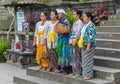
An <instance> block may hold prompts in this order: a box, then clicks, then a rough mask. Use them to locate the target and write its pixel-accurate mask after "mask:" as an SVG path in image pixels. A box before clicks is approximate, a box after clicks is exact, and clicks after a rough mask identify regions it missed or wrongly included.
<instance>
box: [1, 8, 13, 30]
mask: <svg viewBox="0 0 120 84" xmlns="http://www.w3.org/2000/svg"><path fill="white" fill-rule="evenodd" d="M12 18H13V17H12V15H11V14H9V12H8V10H7V8H5V7H3V6H0V30H1V31H7V30H8V28H9V26H10V23H11V21H12ZM6 23H7V24H6Z"/></svg>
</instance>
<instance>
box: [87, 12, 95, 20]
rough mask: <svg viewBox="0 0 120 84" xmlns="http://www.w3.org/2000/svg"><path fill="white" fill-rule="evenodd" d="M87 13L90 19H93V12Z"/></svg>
mask: <svg viewBox="0 0 120 84" xmlns="http://www.w3.org/2000/svg"><path fill="white" fill-rule="evenodd" d="M85 15H86V16H87V17H88V18H90V19H92V18H93V16H92V13H91V12H85Z"/></svg>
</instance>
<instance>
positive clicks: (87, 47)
mask: <svg viewBox="0 0 120 84" xmlns="http://www.w3.org/2000/svg"><path fill="white" fill-rule="evenodd" d="M83 22H84V23H85V24H84V26H83V28H82V30H81V37H80V40H79V42H78V45H79V47H82V76H83V79H84V80H89V79H91V78H93V65H94V59H93V57H94V50H95V47H96V26H95V24H94V23H93V22H92V14H91V13H90V12H85V13H84V14H83Z"/></svg>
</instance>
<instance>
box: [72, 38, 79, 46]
mask: <svg viewBox="0 0 120 84" xmlns="http://www.w3.org/2000/svg"><path fill="white" fill-rule="evenodd" d="M77 41H78V40H77V38H75V39H73V42H72V46H75V45H76V44H77Z"/></svg>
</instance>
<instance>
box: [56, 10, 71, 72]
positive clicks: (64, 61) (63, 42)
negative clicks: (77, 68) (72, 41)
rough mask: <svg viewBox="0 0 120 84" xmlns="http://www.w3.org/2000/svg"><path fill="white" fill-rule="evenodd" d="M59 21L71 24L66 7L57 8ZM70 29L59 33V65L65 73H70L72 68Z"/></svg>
mask: <svg viewBox="0 0 120 84" xmlns="http://www.w3.org/2000/svg"><path fill="white" fill-rule="evenodd" d="M57 13H58V18H59V23H63V24H65V25H67V26H70V24H69V21H68V20H67V19H66V18H65V15H66V12H65V10H64V9H57ZM69 32H70V31H67V32H65V31H63V32H62V34H58V46H57V50H56V51H57V53H58V65H59V66H60V69H61V71H62V72H63V74H67V73H69V68H70V46H69V44H68V43H69V38H70V35H69Z"/></svg>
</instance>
